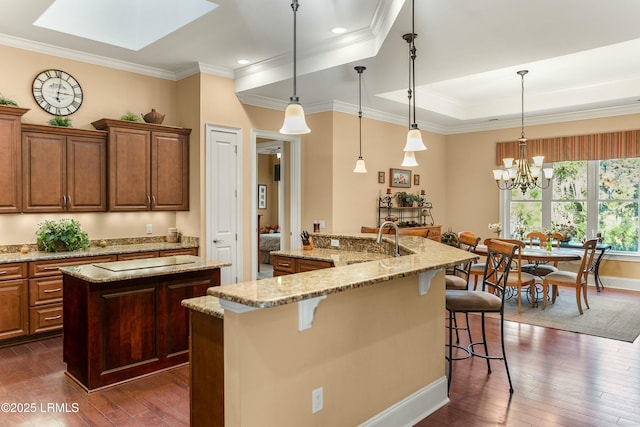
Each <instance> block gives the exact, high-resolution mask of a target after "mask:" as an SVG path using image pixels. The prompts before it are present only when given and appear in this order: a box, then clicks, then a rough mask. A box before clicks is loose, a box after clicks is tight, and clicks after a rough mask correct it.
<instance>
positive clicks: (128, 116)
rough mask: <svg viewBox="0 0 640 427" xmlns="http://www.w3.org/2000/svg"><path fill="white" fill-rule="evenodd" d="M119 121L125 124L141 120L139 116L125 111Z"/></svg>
mask: <svg viewBox="0 0 640 427" xmlns="http://www.w3.org/2000/svg"><path fill="white" fill-rule="evenodd" d="M120 120H124V121H127V122H141V121H142V119H141V118H140V116H139V115H137V114H135V113H132V112H131V111H127V114H125V115H123V116H122V117H120Z"/></svg>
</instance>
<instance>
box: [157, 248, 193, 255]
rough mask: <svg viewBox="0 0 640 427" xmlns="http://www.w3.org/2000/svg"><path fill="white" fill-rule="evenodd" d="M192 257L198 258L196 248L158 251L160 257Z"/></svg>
mask: <svg viewBox="0 0 640 427" xmlns="http://www.w3.org/2000/svg"><path fill="white" fill-rule="evenodd" d="M177 255H194V256H198V248H187V249H170V250H166V251H160V256H177Z"/></svg>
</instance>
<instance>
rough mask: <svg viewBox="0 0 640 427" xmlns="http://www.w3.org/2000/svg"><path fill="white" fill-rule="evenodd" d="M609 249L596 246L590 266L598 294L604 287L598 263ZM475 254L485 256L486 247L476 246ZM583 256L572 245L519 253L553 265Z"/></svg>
mask: <svg viewBox="0 0 640 427" xmlns="http://www.w3.org/2000/svg"><path fill="white" fill-rule="evenodd" d="M609 249H611V245H608V244H601V243H599V244H598V245H597V246H596V250H598V251H599V254H598V257H597V258H596V260H595V261H594V262H593V265H592V266H591V271H592V272H593V276H594V282H595V285H596V291H597V292H600V288H603V289H604V285H603V284H602V281H601V280H600V272H599V269H600V261H601V260H602V257H603V256H604V253H605V252H606V251H607V250H609ZM474 252H475V253H476V254H478V255H481V256H486V255H487V246H486V245H478V246H477V247H476V249H475V251H474ZM583 254H584V249H582V245H578V244H574V245H572V246H566V245H565V246H562V244H561V246H560V247H557V246H554V247H553V248H552V249H551V250H550V251H549V250H547V249H546V248H542V247H540V246H525V247H524V248H522V250H521V252H520V256H521V257H522V258H523V259H526V260H527V261H529V262H531V263H554V262H559V261H579V260H581V259H582V255H583Z"/></svg>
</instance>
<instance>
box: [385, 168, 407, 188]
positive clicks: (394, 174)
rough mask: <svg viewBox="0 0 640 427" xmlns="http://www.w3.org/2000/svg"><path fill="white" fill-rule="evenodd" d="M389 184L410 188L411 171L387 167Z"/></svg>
mask: <svg viewBox="0 0 640 427" xmlns="http://www.w3.org/2000/svg"><path fill="white" fill-rule="evenodd" d="M389 186H390V187H400V188H411V171H410V170H405V169H394V168H391V169H389Z"/></svg>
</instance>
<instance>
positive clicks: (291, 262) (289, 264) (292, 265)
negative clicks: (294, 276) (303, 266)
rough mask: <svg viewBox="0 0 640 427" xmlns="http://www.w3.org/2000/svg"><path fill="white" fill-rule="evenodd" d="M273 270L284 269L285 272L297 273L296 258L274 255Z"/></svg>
mask: <svg viewBox="0 0 640 427" xmlns="http://www.w3.org/2000/svg"><path fill="white" fill-rule="evenodd" d="M273 270H274V271H276V270H277V271H282V272H285V273H295V272H296V260H295V259H293V258H287V257H279V256H274V257H273Z"/></svg>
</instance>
